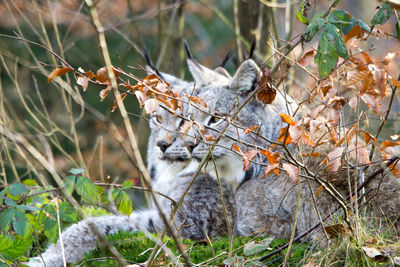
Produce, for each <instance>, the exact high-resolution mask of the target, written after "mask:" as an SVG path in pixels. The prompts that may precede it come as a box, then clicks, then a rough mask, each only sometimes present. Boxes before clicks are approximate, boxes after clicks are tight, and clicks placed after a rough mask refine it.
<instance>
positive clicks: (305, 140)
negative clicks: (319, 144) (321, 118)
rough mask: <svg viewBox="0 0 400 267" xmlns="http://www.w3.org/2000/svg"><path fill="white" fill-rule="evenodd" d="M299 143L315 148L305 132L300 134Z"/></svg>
mask: <svg viewBox="0 0 400 267" xmlns="http://www.w3.org/2000/svg"><path fill="white" fill-rule="evenodd" d="M301 143H302V144H303V145H307V146H315V143H314V141H313V140H312V139H311V138H310V135H309V133H308V132H307V131H306V130H304V131H303V132H302V133H301Z"/></svg>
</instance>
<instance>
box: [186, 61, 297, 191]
mask: <svg viewBox="0 0 400 267" xmlns="http://www.w3.org/2000/svg"><path fill="white" fill-rule="evenodd" d="M188 65H189V69H190V71H191V73H192V76H193V78H194V81H195V85H196V88H197V90H198V92H199V93H198V96H199V97H200V98H201V99H203V100H204V101H205V102H206V103H207V107H206V108H205V109H200V108H195V107H193V106H191V107H189V108H188V112H189V113H191V114H192V116H193V118H194V121H195V122H197V123H198V124H197V125H203V126H204V128H205V132H204V129H200V128H199V127H196V126H195V127H192V129H191V131H189V135H190V136H195V137H196V143H197V145H196V146H195V147H194V149H193V151H192V157H193V159H194V160H195V161H197V162H199V161H200V160H202V159H203V158H204V157H205V156H206V155H207V154H208V152H209V148H210V147H211V145H212V143H213V142H214V140H215V139H217V138H218V136H219V135H220V133H221V132H222V131H223V130H224V129H225V128H226V130H225V132H224V134H223V137H222V138H221V139H220V141H219V142H218V145H217V146H216V147H215V148H214V150H213V152H212V157H211V158H210V160H209V162H208V163H207V166H206V168H205V171H206V172H207V173H208V174H209V175H211V176H212V177H215V178H216V176H217V175H218V176H219V177H222V178H223V179H226V180H229V182H231V183H237V184H240V183H241V182H242V181H243V180H245V179H247V178H251V177H253V176H255V175H256V174H257V173H259V172H260V171H261V169H262V167H261V165H259V164H252V165H251V167H250V169H249V170H247V171H246V172H244V171H243V161H242V157H241V156H240V155H239V154H238V153H237V151H235V150H233V149H232V147H233V146H234V145H238V146H239V148H240V150H241V151H243V152H244V153H245V152H246V151H249V150H254V149H256V148H257V147H260V146H261V147H263V148H265V147H268V146H269V145H270V143H269V142H267V141H266V140H269V141H275V140H276V138H277V137H278V135H279V131H280V128H281V119H280V115H279V113H287V114H293V111H294V110H295V109H296V108H297V105H296V103H295V102H294V101H293V99H291V98H290V97H289V96H285V95H283V94H282V93H280V92H278V93H277V96H276V98H275V101H274V102H273V103H272V104H268V105H266V104H263V103H261V102H259V101H258V100H256V99H254V98H253V99H252V100H251V101H250V102H249V103H247V104H246V105H244V106H243V107H242V105H243V104H244V103H245V101H246V100H247V98H249V96H250V95H251V94H252V93H253V92H254V89H256V87H257V86H258V82H259V80H260V79H261V71H260V69H259V68H258V66H257V65H256V63H255V62H254V61H253V60H251V59H248V60H246V61H244V62H243V63H242V64H241V65H240V66H239V68H238V70H237V71H236V73H235V75H234V76H233V77H230V76H229V75H228V76H227V75H221V74H220V73H218V72H216V71H213V70H210V69H208V68H206V67H204V66H201V65H200V64H199V63H197V62H195V61H194V60H192V59H190V58H189V60H188ZM236 113H237V114H236ZM234 114H236V116H235V117H233V116H234ZM194 125H196V124H194ZM253 126H257V127H258V128H257V129H256V130H255V131H254V132H253V133H247V134H245V133H244V129H246V128H250V127H253ZM202 131H203V133H202ZM204 136H207V138H204ZM260 136H261V137H263V138H261V137H260ZM199 140H200V142H199ZM209 140H211V141H209ZM254 161H255V162H260V161H262V159H261V158H257V157H256V158H255V159H254ZM192 165H193V163H192ZM189 166H190V165H189ZM192 167H193V166H192Z"/></svg>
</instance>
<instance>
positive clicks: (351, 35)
mask: <svg viewBox="0 0 400 267" xmlns="http://www.w3.org/2000/svg"><path fill="white" fill-rule="evenodd" d="M362 35H363V33H362V30H361V27H360V26H359V25H358V24H355V25H354V27H353V28H352V29H351V30H350V31H349V32H348V33H346V34H345V35H344V36H343V41H344V42H347V41H348V40H350V39H352V38H354V37H356V38H361V37H362Z"/></svg>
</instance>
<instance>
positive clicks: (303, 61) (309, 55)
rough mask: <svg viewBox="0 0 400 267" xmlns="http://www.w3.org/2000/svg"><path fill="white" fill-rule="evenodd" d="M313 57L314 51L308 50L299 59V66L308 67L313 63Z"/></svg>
mask: <svg viewBox="0 0 400 267" xmlns="http://www.w3.org/2000/svg"><path fill="white" fill-rule="evenodd" d="M314 55H315V50H314V49H310V50H308V51H307V52H305V53H304V55H303V56H302V57H301V58H300V59H299V64H300V65H302V66H304V67H306V66H308V65H309V64H310V63H312V62H314Z"/></svg>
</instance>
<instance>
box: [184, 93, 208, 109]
mask: <svg viewBox="0 0 400 267" xmlns="http://www.w3.org/2000/svg"><path fill="white" fill-rule="evenodd" d="M186 97H187V98H189V99H190V101H192V102H193V103H195V104H196V105H197V106H198V107H199V108H206V107H207V103H206V102H205V101H204V100H203V99H202V98H201V97H199V96H191V95H188V94H186Z"/></svg>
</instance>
